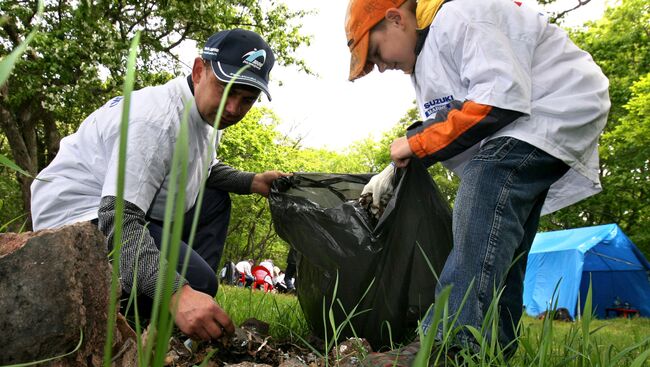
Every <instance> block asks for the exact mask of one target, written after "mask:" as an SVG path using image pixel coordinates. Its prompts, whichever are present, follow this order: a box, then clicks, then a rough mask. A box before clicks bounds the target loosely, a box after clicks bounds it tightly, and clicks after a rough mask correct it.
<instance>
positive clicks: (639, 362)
mask: <svg viewBox="0 0 650 367" xmlns="http://www.w3.org/2000/svg"><path fill="white" fill-rule="evenodd" d="M649 357H650V349H648V350H646V351H645V352H643V353H641V354H640V355H639V356H638V357H636V359H635V360H634V362H632V364H631V365H630V367H641V366H643V365H644V364H645V363H646V362H648V358H649Z"/></svg>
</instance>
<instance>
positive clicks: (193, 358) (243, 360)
mask: <svg viewBox="0 0 650 367" xmlns="http://www.w3.org/2000/svg"><path fill="white" fill-rule="evenodd" d="M268 329H269V325H268V324H267V323H265V322H263V321H260V320H257V319H248V320H246V321H244V322H243V323H242V325H241V327H238V328H236V329H235V333H234V334H233V335H231V336H227V337H223V338H221V339H219V340H215V341H211V342H204V341H195V340H190V342H188V341H187V340H189V339H187V337H186V336H184V335H182V334H178V335H174V336H172V338H171V340H170V343H169V352H168V353H167V356H166V358H165V365H166V366H175V367H191V366H195V365H198V364H200V363H202V362H203V361H204V360H205V359H206V358H208V357H210V359H209V361H208V362H207V366H209V367H221V366H228V367H266V366H280V367H298V366H309V367H324V366H326V365H331V366H336V365H338V366H346V367H354V366H359V365H360V363H359V362H360V361H361V360H363V358H365V356H366V355H367V354H368V353H370V352H372V349H371V347H370V344H369V343H368V342H367V341H366V340H365V339H359V338H351V339H348V340H346V341H344V342H343V343H341V344H339V345H338V347H337V348H336V349H333V350H332V351H331V352H330V354H329V356H328V358H329V361H327V363H326V361H325V360H324V359H323V357H322V356H319V355H317V354H316V353H314V352H313V351H312V349H310V348H309V347H307V346H306V345H302V344H303V343H300V344H301V345H298V344H296V343H291V342H286V341H275V340H273V339H272V338H271V337H270V336H269V335H268V334H267V333H268ZM308 339H309V340H308V343H310V345H311V346H312V347H313V348H315V349H316V350H322V348H323V345H322V340H320V339H318V338H315V337H312V338H308ZM184 340H185V341H184ZM312 341H313V343H314V344H312Z"/></svg>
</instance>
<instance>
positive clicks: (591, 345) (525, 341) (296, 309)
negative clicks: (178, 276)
mask: <svg viewBox="0 0 650 367" xmlns="http://www.w3.org/2000/svg"><path fill="white" fill-rule="evenodd" d="M217 301H218V302H219V304H220V305H221V306H222V307H223V308H224V309H225V310H226V311H227V312H228V313H229V314H230V315H231V317H232V318H233V320H234V321H235V323H236V324H238V325H239V324H241V323H242V322H243V321H244V320H246V319H248V318H251V317H252V318H256V319H259V320H262V321H265V322H268V323H269V324H270V334H271V336H272V337H273V338H274V339H276V340H287V339H288V340H292V341H294V342H300V341H299V340H300V339H301V338H306V337H307V335H308V334H309V329H308V326H307V323H306V321H305V319H304V316H303V314H302V311H301V309H300V304H299V303H298V299H297V298H296V297H295V296H292V295H283V294H272V293H264V292H262V291H251V290H249V289H244V288H237V287H229V286H221V287H220V289H219V294H218V296H217ZM584 330H588V331H589V332H588V333H587V334H585V333H584V332H583V331H584ZM298 336H299V337H298ZM649 337H650V319H647V318H634V319H608V320H590V321H589V322H587V323H583V322H581V321H577V322H561V321H553V322H551V321H546V322H544V321H542V320H537V319H534V318H531V317H524V318H523V319H522V324H521V336H520V340H519V348H518V351H517V354H516V355H515V356H514V357H513V359H511V360H510V361H508V363H507V364H505V363H504V362H503V361H499V358H497V359H496V360H495V359H491V358H487V357H486V358H478V359H477V358H474V359H473V361H472V362H467V361H465V364H463V365H470V366H471V365H477V366H481V365H484V366H487V365H489V366H499V365H512V366H580V367H582V366H638V367H641V366H650V362H649V361H648V359H647V357H648V356H645V357H644V352H645V351H647V350H650V343H648V340H649V339H648V338H649ZM486 343H487V342H486ZM485 347H486V349H488V346H487V345H486V346H485ZM542 349H544V350H542ZM644 361H645V362H644ZM635 363H636V364H635Z"/></svg>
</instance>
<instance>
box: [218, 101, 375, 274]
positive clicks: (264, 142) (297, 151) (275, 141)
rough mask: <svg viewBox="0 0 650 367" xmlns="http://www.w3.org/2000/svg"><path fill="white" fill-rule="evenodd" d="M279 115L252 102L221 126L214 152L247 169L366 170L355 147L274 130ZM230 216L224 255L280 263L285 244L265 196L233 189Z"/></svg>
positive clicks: (236, 166) (282, 261) (347, 171)
mask: <svg viewBox="0 0 650 367" xmlns="http://www.w3.org/2000/svg"><path fill="white" fill-rule="evenodd" d="M278 124H279V121H278V118H277V116H276V115H275V114H274V113H273V112H272V111H271V110H269V109H265V108H253V109H251V111H250V112H249V113H248V114H247V115H246V117H245V118H244V119H243V120H242V121H241V122H239V123H238V124H236V125H234V126H231V127H229V128H228V129H227V130H225V132H224V135H223V138H222V140H221V144H220V145H219V151H218V154H217V155H218V157H219V159H220V160H221V161H223V162H224V163H226V164H228V165H230V166H232V167H235V168H237V169H240V170H243V171H249V172H264V171H268V170H280V171H284V172H346V173H352V172H366V168H365V166H364V165H363V164H361V163H360V159H359V157H358V156H356V155H355V153H354V152H349V153H347V154H339V153H335V152H331V151H327V150H324V149H301V148H300V147H299V145H298V144H297V142H296V141H293V140H291V139H289V138H287V137H286V136H283V135H282V134H280V133H279V132H278V131H277V129H276V128H277V125H278ZM231 199H232V201H233V207H232V217H231V222H230V226H229V230H228V238H227V240H226V248H225V250H224V256H223V259H224V260H230V261H233V262H236V261H238V260H241V259H245V258H252V259H254V260H255V261H259V260H261V259H263V258H271V259H273V260H274V262H275V264H276V265H278V266H280V267H281V268H284V266H285V265H286V264H285V260H286V254H287V251H288V247H287V244H286V243H284V242H283V241H282V240H281V239H280V238H279V237H278V236H277V234H276V233H275V231H274V229H273V223H272V221H271V214H270V211H269V208H268V203H267V201H266V200H265V199H264V198H262V197H260V196H259V195H231Z"/></svg>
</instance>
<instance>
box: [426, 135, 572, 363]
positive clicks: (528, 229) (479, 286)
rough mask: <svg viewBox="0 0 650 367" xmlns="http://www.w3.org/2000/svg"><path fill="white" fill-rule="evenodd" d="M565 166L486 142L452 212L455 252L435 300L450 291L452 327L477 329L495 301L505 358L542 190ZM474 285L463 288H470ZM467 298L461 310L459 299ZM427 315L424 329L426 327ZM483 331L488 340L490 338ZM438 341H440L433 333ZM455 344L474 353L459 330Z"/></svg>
mask: <svg viewBox="0 0 650 367" xmlns="http://www.w3.org/2000/svg"><path fill="white" fill-rule="evenodd" d="M568 169H569V167H568V166H567V165H566V164H565V163H564V162H562V161H561V160H559V159H557V158H555V157H553V156H551V155H549V154H547V153H545V152H544V151H542V150H540V149H538V148H535V147H534V146H532V145H530V144H528V143H525V142H523V141H521V140H518V139H515V138H511V137H501V138H496V139H493V140H491V141H489V142H487V143H486V144H485V145H484V146H483V147H481V149H480V150H479V151H478V152H477V154H476V155H475V156H474V157H473V158H472V159H471V160H470V161H469V162H468V163H467V165H466V167H465V168H464V171H463V178H462V180H461V183H460V186H459V188H458V194H457V196H456V202H455V204H454V210H453V224H452V226H453V238H454V247H453V249H452V251H451V253H450V254H449V257H448V258H447V261H446V263H445V266H444V268H443V270H442V274H440V282H439V284H438V286H437V288H436V295H437V294H439V293H440V291H441V290H442V288H444V287H446V286H450V285H451V286H452V289H451V294H450V297H449V310H450V313H452V314H453V313H456V312H458V313H459V316H458V321H457V325H453V326H458V325H470V326H473V327H475V328H477V329H478V330H480V329H481V324H482V322H483V319H484V317H485V316H486V314H487V312H488V308H489V306H490V303H491V302H492V299H493V296H494V294H495V289H496V292H498V291H499V290H500V289H502V287H504V291H503V294H502V296H501V299H500V301H499V328H498V330H499V335H498V336H497V337H498V342H499V344H500V345H501V347H503V348H506V347H507V348H506V354H507V355H510V354H512V353H514V351H515V350H516V349H517V345H516V343H513V345H510V346H509V344H510V343H511V342H512V341H514V340H515V338H516V326H517V324H518V322H519V319H520V318H521V314H522V309H523V282H524V273H525V271H526V260H527V256H528V251H529V250H530V246H531V244H532V242H533V239H534V238H535V234H536V232H537V227H538V225H539V217H540V213H541V210H542V205H543V204H544V200H545V198H546V194H547V193H548V189H549V187H550V186H551V184H553V183H554V182H555V181H557V180H558V179H559V178H560V177H562V176H563V175H564V174H565V173H566V172H567V170H568ZM472 281H474V284H473V285H472V287H471V288H470V284H471V282H472ZM466 292H468V293H469V295H468V298H467V300H466V302H465V304H464V305H463V307H462V309H461V308H460V305H461V303H462V300H463V297H464V296H465V293H466ZM431 316H432V315H431V314H428V315H427V316H425V320H424V321H423V328H424V329H425V332H426V330H427V329H428V328H429V327H430V326H431ZM489 332H490V330H488V331H487V334H486V335H485V336H487V337H488V338H491V337H493V336H492V335H490V334H489ZM437 338H438V339H439V340H440V339H442V330H441V328H439V330H438V334H437ZM455 342H456V343H458V344H460V345H461V346H467V347H470V348H472V349H474V350H475V351H478V344H477V343H476V341H475V339H474V338H473V337H472V336H471V334H470V333H469V331H468V330H467V329H466V328H462V331H461V332H459V334H458V335H457V340H455Z"/></svg>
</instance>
